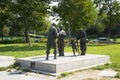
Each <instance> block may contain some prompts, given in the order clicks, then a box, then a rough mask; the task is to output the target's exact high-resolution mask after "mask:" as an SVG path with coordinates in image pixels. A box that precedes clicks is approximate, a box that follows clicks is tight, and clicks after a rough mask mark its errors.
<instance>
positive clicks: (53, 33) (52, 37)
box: [46, 23, 58, 60]
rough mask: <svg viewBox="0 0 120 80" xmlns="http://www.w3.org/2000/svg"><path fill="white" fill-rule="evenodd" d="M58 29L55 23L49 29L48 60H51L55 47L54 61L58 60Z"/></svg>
mask: <svg viewBox="0 0 120 80" xmlns="http://www.w3.org/2000/svg"><path fill="white" fill-rule="evenodd" d="M57 34H58V33H57V29H56V24H55V23H53V24H52V26H51V27H50V28H49V32H48V39H47V50H46V55H47V56H46V60H49V54H50V49H51V47H53V49H54V59H56V55H57V48H56V38H57Z"/></svg>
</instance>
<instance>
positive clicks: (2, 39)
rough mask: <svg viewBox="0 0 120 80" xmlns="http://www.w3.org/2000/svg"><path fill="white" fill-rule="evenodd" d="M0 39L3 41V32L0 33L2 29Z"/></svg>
mask: <svg viewBox="0 0 120 80" xmlns="http://www.w3.org/2000/svg"><path fill="white" fill-rule="evenodd" d="M1 39H2V40H3V32H2V29H1Z"/></svg>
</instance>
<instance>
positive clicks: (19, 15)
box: [12, 0, 49, 45]
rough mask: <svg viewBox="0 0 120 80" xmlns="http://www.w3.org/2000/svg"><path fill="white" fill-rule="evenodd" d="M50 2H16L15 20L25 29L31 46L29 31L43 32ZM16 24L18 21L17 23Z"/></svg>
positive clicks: (37, 0)
mask: <svg viewBox="0 0 120 80" xmlns="http://www.w3.org/2000/svg"><path fill="white" fill-rule="evenodd" d="M47 1H49V0H14V1H13V5H12V8H13V10H14V14H15V15H16V16H15V18H16V19H15V20H17V22H18V24H19V26H20V27H21V28H24V30H25V37H26V42H27V43H29V45H30V38H29V31H30V30H31V29H36V30H43V28H45V27H46V23H47V22H46V17H47V9H48V8H49V7H48V4H47V3H46V2H47ZM15 22H16V21H15Z"/></svg>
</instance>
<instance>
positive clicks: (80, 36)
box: [77, 28, 87, 55]
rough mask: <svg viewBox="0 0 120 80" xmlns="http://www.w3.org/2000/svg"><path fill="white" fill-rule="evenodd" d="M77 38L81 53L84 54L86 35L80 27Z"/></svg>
mask: <svg viewBox="0 0 120 80" xmlns="http://www.w3.org/2000/svg"><path fill="white" fill-rule="evenodd" d="M77 40H80V50H81V55H85V54H86V49H87V47H86V43H87V36H86V32H85V31H84V30H83V29H82V28H80V29H79V31H78V35H77Z"/></svg>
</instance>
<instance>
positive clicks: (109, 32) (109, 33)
mask: <svg viewBox="0 0 120 80" xmlns="http://www.w3.org/2000/svg"><path fill="white" fill-rule="evenodd" d="M110 36H111V29H109V31H108V44H110Z"/></svg>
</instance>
